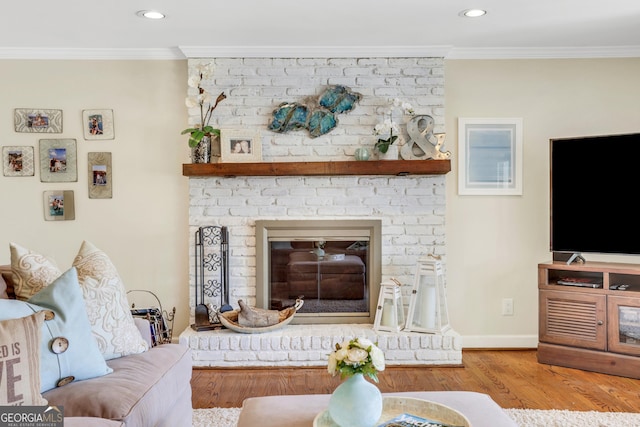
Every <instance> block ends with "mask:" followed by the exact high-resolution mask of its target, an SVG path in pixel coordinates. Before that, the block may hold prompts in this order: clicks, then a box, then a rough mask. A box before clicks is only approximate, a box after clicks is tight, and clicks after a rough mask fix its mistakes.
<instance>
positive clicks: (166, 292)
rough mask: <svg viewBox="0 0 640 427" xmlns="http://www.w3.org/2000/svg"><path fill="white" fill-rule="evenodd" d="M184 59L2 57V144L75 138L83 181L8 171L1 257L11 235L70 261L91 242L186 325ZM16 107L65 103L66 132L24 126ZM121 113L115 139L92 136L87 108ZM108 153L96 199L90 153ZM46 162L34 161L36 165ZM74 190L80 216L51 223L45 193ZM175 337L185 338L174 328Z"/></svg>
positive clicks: (5, 257) (128, 281)
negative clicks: (102, 189) (45, 179)
mask: <svg viewBox="0 0 640 427" xmlns="http://www.w3.org/2000/svg"><path fill="white" fill-rule="evenodd" d="M186 70H187V66H186V61H52V60H51V61H8V60H7V61H0V94H2V95H1V96H0V145H2V146H7V145H25V146H34V147H35V152H36V159H37V158H38V154H37V153H38V140H39V139H40V138H43V137H44V138H75V139H76V140H77V147H78V182H73V183H42V182H40V174H39V171H38V170H36V175H35V176H34V177H13V178H9V177H5V176H0V194H2V210H1V211H2V213H1V214H0V217H1V218H2V221H0V264H8V263H9V262H10V255H9V242H16V243H18V244H20V245H22V246H24V247H27V248H30V249H33V250H35V251H37V252H40V253H42V254H45V255H49V256H52V257H53V258H54V259H55V260H56V262H57V263H58V265H59V267H60V268H61V269H63V270H64V269H67V268H69V267H70V266H71V263H72V262H73V258H74V256H75V255H76V253H77V252H78V250H79V248H80V244H81V243H82V241H83V240H89V241H91V242H92V243H93V244H95V245H96V246H97V247H98V248H100V249H102V250H104V251H105V252H106V253H107V254H108V255H109V256H110V257H111V259H112V261H113V262H114V264H115V265H116V267H117V268H118V271H119V273H120V275H121V276H122V279H123V281H124V283H125V285H126V286H127V288H128V289H149V290H152V291H153V292H155V293H157V295H158V296H159V297H160V298H161V300H162V303H163V305H164V308H169V309H170V308H171V307H173V306H174V305H175V306H176V308H177V310H178V311H177V325H180V327H181V328H182V329H184V328H185V327H186V325H187V322H188V313H187V304H188V294H187V293H188V290H187V289H188V277H187V272H188V265H187V264H188V256H187V250H188V243H187V242H188V235H187V233H188V232H187V226H188V220H187V209H186V206H187V204H188V197H187V192H188V180H187V178H185V177H183V176H182V169H181V164H182V163H184V162H185V161H186V160H187V159H188V150H187V142H186V139H185V137H183V136H181V135H180V131H181V130H182V129H183V128H185V127H186V124H187V118H186V109H185V107H184V97H185V94H186V80H187V77H186V74H187V71H186ZM14 108H47V109H62V110H63V121H64V122H63V133H61V134H47V135H44V136H43V134H35V133H16V132H14V128H13V109H14ZM98 108H109V109H113V111H114V122H115V124H114V127H115V139H114V140H101V141H85V140H84V138H83V133H82V120H81V118H82V110H83V109H98ZM95 151H108V152H111V153H112V157H113V159H112V161H113V198H112V199H89V198H88V189H87V180H88V178H87V172H86V170H87V153H88V152H95ZM38 165H39V163H38V162H37V160H36V169H38ZM59 189H61V190H73V191H74V193H75V194H74V195H75V201H76V219H75V221H44V214H43V206H42V204H43V202H42V192H43V191H45V190H59ZM176 336H177V335H176Z"/></svg>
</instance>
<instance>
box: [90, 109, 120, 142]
mask: <svg viewBox="0 0 640 427" xmlns="http://www.w3.org/2000/svg"><path fill="white" fill-rule="evenodd" d="M82 123H83V126H84V127H83V130H84V139H86V140H93V139H113V138H114V136H115V133H114V130H113V110H83V111H82Z"/></svg>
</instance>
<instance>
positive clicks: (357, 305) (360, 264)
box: [256, 220, 381, 324]
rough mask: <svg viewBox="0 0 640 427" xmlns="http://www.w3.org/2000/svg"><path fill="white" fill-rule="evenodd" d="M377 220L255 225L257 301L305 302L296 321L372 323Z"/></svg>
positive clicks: (272, 305)
mask: <svg viewBox="0 0 640 427" xmlns="http://www.w3.org/2000/svg"><path fill="white" fill-rule="evenodd" d="M380 228H381V224H380V221H379V220H311V221H307V220H291V221H287V220H274V221H256V248H257V251H256V252H257V253H256V255H257V263H256V282H257V286H256V303H257V306H258V307H261V308H267V309H278V310H279V309H282V308H284V307H287V306H291V305H293V304H294V302H295V300H296V298H299V297H302V298H303V299H304V305H303V307H302V308H301V309H300V310H299V311H298V313H297V314H296V317H295V318H294V320H293V323H307V324H308V323H373V319H374V317H375V304H376V303H377V300H378V293H379V287H380V274H381V273H380V270H381V268H380V258H381V255H380V254H381V250H380V242H381V237H380Z"/></svg>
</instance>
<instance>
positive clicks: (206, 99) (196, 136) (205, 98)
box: [181, 63, 227, 148]
mask: <svg viewBox="0 0 640 427" xmlns="http://www.w3.org/2000/svg"><path fill="white" fill-rule="evenodd" d="M212 75H213V64H212V63H208V64H200V65H198V66H196V73H195V74H193V75H191V76H190V77H189V79H188V80H187V84H188V85H189V87H192V88H195V89H197V90H198V93H197V94H196V95H195V96H187V98H186V100H185V104H186V106H187V108H195V107H200V123H198V125H197V126H196V127H192V128H187V129H185V130H183V131H182V133H181V135H184V134H185V133H188V134H190V136H189V147H192V148H193V147H195V146H197V145H198V144H199V143H200V141H202V138H204V137H205V136H211V135H217V136H220V129H214V128H213V126H209V122H210V121H211V117H212V116H213V110H215V109H216V107H217V106H218V104H219V103H220V102H222V101H224V100H225V99H226V98H227V96H226V95H225V94H224V92H221V93H220V95H218V97H217V98H216V100H215V103H213V105H212V104H211V94H210V93H209V92H207V91H206V90H205V89H204V88H203V87H202V85H201V84H202V81H203V80H207V79H209V78H210V77H211V76H212Z"/></svg>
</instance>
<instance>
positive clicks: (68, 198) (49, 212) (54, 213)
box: [43, 190, 76, 221]
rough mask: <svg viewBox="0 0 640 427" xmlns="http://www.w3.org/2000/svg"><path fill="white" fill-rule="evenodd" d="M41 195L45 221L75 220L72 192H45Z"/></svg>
mask: <svg viewBox="0 0 640 427" xmlns="http://www.w3.org/2000/svg"><path fill="white" fill-rule="evenodd" d="M43 195H44V200H43V205H44V219H45V220H46V221H70V220H73V219H76V212H75V201H74V198H73V191H68V190H54V191H45V192H44V193H43Z"/></svg>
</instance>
